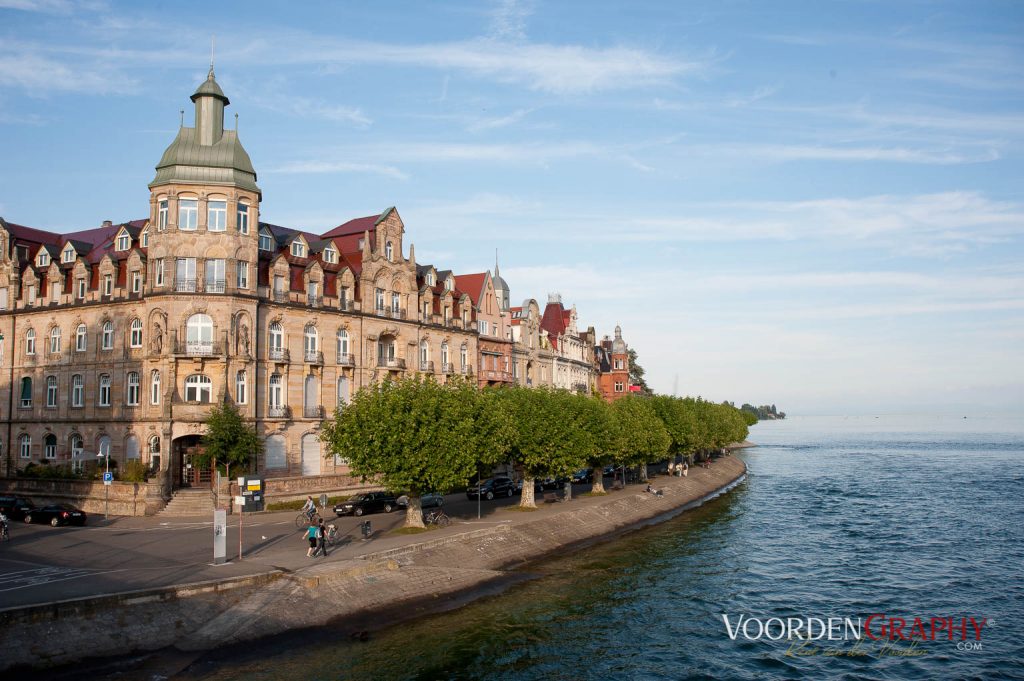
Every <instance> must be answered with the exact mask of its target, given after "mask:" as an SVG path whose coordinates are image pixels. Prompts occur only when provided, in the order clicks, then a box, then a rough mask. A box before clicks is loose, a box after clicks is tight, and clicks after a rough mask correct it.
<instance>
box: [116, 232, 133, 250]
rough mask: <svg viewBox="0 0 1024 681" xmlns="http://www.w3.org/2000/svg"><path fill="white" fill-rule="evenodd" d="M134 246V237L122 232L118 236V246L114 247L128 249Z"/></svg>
mask: <svg viewBox="0 0 1024 681" xmlns="http://www.w3.org/2000/svg"><path fill="white" fill-rule="evenodd" d="M131 246H132V238H131V236H129V235H128V234H121V235H120V236H118V237H117V246H115V247H114V250H115V251H127V250H128V249H129V248H131Z"/></svg>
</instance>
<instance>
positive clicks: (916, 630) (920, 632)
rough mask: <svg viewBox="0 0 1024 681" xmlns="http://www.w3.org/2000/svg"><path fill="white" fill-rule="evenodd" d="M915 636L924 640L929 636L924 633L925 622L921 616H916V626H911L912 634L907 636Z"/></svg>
mask: <svg viewBox="0 0 1024 681" xmlns="http://www.w3.org/2000/svg"><path fill="white" fill-rule="evenodd" d="M914 636H918V637H919V638H920V639H921V640H922V641H927V640H928V636H926V635H925V633H924V622H922V621H921V618H920V617H915V618H914V626H912V627H910V635H909V636H908V637H907V638H914Z"/></svg>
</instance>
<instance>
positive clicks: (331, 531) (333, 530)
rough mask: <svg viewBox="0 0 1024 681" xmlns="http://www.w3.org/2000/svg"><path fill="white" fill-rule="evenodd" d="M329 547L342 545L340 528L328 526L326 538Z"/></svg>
mask: <svg viewBox="0 0 1024 681" xmlns="http://www.w3.org/2000/svg"><path fill="white" fill-rule="evenodd" d="M324 540H325V541H326V542H327V545H328V546H334V545H336V544H340V543H341V533H340V532H338V528H337V527H335V526H334V525H328V526H327V536H326V537H324Z"/></svg>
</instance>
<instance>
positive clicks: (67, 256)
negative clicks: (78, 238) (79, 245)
mask: <svg viewBox="0 0 1024 681" xmlns="http://www.w3.org/2000/svg"><path fill="white" fill-rule="evenodd" d="M60 261H61V262H74V261H75V249H74V248H72V247H71V246H70V245H69V246H68V247H67V248H65V249H64V250H63V251H62V252H61V254H60Z"/></svg>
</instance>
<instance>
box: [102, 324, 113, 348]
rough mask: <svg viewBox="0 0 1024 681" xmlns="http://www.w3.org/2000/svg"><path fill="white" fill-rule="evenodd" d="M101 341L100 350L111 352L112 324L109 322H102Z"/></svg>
mask: <svg viewBox="0 0 1024 681" xmlns="http://www.w3.org/2000/svg"><path fill="white" fill-rule="evenodd" d="M100 337H101V338H102V341H101V343H100V348H101V349H102V350H113V349H114V323H113V322H111V321H105V322H103V327H102V331H101V336H100Z"/></svg>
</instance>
